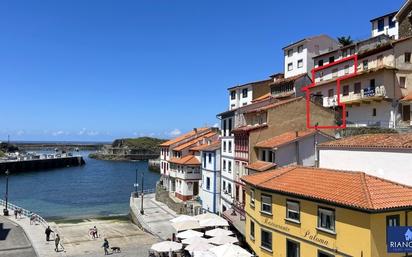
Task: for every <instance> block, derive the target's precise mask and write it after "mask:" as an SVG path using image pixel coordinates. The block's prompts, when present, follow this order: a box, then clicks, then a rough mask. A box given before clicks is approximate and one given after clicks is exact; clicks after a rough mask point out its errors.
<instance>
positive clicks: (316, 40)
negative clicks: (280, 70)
mask: <svg viewBox="0 0 412 257" xmlns="http://www.w3.org/2000/svg"><path fill="white" fill-rule="evenodd" d="M337 48H338V43H337V42H336V40H334V39H333V38H331V37H329V36H327V35H319V36H314V37H309V38H305V39H302V40H299V41H297V42H294V43H292V44H290V45H288V46H285V47H284V48H283V52H284V74H285V75H284V76H285V78H286V79H287V78H290V77H294V76H297V75H300V74H305V73H310V71H311V70H312V68H313V61H312V58H313V57H314V56H316V55H319V54H320V53H322V52H325V51H331V50H334V49H337Z"/></svg>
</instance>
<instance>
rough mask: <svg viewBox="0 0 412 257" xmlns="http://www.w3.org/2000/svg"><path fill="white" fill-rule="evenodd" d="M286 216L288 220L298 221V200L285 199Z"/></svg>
mask: <svg viewBox="0 0 412 257" xmlns="http://www.w3.org/2000/svg"><path fill="white" fill-rule="evenodd" d="M286 218H287V219H289V220H294V221H300V208H299V202H295V201H286Z"/></svg>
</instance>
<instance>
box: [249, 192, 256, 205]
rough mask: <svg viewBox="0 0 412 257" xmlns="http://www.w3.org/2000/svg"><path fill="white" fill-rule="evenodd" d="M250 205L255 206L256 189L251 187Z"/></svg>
mask: <svg viewBox="0 0 412 257" xmlns="http://www.w3.org/2000/svg"><path fill="white" fill-rule="evenodd" d="M250 206H252V207H255V190H254V189H250Z"/></svg>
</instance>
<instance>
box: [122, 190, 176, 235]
mask: <svg viewBox="0 0 412 257" xmlns="http://www.w3.org/2000/svg"><path fill="white" fill-rule="evenodd" d="M140 206H141V198H140V197H139V198H130V207H131V210H132V212H133V214H134V215H135V216H136V217H137V219H138V220H139V222H140V224H141V225H142V226H143V227H144V229H146V230H148V231H149V232H151V233H152V234H154V235H156V236H158V237H160V238H161V239H163V240H166V239H168V238H172V234H173V233H175V232H176V231H175V229H174V228H173V227H172V225H171V222H170V220H171V219H173V218H175V217H177V216H179V215H178V214H176V212H174V211H173V210H171V209H170V208H169V207H167V205H166V204H164V203H161V202H158V201H156V200H155V194H148V195H145V196H144V198H143V207H144V215H141V214H140Z"/></svg>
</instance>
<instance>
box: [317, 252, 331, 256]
mask: <svg viewBox="0 0 412 257" xmlns="http://www.w3.org/2000/svg"><path fill="white" fill-rule="evenodd" d="M318 257H334V256H333V255H331V254H328V253H324V252H321V251H319V252H318Z"/></svg>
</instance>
